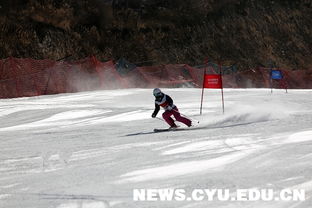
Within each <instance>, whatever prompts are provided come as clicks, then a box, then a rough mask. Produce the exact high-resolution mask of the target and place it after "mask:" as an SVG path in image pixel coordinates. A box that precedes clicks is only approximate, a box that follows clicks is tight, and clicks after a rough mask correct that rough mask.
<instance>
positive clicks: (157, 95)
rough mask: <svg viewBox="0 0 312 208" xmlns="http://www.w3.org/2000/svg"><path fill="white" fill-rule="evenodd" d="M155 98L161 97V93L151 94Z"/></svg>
mask: <svg viewBox="0 0 312 208" xmlns="http://www.w3.org/2000/svg"><path fill="white" fill-rule="evenodd" d="M153 94H154V96H155V97H160V96H161V95H162V93H161V92H156V93H153Z"/></svg>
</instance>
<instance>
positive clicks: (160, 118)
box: [155, 117, 164, 121]
mask: <svg viewBox="0 0 312 208" xmlns="http://www.w3.org/2000/svg"><path fill="white" fill-rule="evenodd" d="M155 118H157V119H158V120H160V121H164V119H162V118H158V117H155Z"/></svg>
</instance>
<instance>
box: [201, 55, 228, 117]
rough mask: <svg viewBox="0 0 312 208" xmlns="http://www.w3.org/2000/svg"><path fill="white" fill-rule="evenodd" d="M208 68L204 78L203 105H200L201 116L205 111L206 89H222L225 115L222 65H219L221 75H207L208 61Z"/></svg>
mask: <svg viewBox="0 0 312 208" xmlns="http://www.w3.org/2000/svg"><path fill="white" fill-rule="evenodd" d="M206 66H207V67H206V68H205V71H204V77H203V87H202V95H201V104H200V115H202V110H203V100H204V89H205V88H210V89H221V94H222V110H223V113H224V96H223V84H222V68H221V65H219V74H207V68H208V60H207V61H206Z"/></svg>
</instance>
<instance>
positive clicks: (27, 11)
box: [0, 0, 312, 70]
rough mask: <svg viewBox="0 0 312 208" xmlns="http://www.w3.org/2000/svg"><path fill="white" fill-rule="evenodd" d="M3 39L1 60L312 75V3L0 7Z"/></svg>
mask: <svg viewBox="0 0 312 208" xmlns="http://www.w3.org/2000/svg"><path fill="white" fill-rule="evenodd" d="M0 33H1V36H0V58H6V57H8V56H14V57H30V58H35V59H45V58H48V59H53V60H57V59H62V58H64V57H70V58H72V59H79V58H83V57H86V56H89V55H92V54H94V55H96V56H97V58H98V59H100V60H110V59H114V60H117V59H119V58H120V57H124V58H126V59H128V60H129V61H130V62H133V63H137V64H142V65H148V64H154V65H157V64H168V63H186V64H191V65H198V64H202V62H203V60H204V59H205V57H210V58H211V59H213V60H216V61H218V60H220V61H222V62H223V63H224V64H227V65H230V64H237V65H238V66H239V69H240V70H243V69H249V68H251V67H255V66H261V65H268V63H269V62H274V63H276V64H277V65H278V66H280V67H285V68H288V69H293V68H295V69H311V68H312V52H311V51H312V50H311V49H312V3H311V1H310V0H288V1H285V0H276V1H271V0H270V1H268V0H264V1H255V0H218V1H217V0H206V1H205V0H113V1H111V0H81V1H75V0H57V1H56V0H54V1H52V0H41V1H40V0H29V1H25V0H12V1H4V0H1V1H0Z"/></svg>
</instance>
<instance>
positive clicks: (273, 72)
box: [270, 69, 287, 93]
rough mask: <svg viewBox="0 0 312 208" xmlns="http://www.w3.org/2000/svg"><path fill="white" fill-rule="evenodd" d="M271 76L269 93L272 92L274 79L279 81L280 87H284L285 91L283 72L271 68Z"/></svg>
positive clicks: (285, 84) (285, 83)
mask: <svg viewBox="0 0 312 208" xmlns="http://www.w3.org/2000/svg"><path fill="white" fill-rule="evenodd" d="M270 77H271V93H273V80H276V81H278V82H279V85H280V88H285V90H286V93H287V82H286V80H285V78H284V76H283V72H282V71H281V70H278V69H271V72H270Z"/></svg>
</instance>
